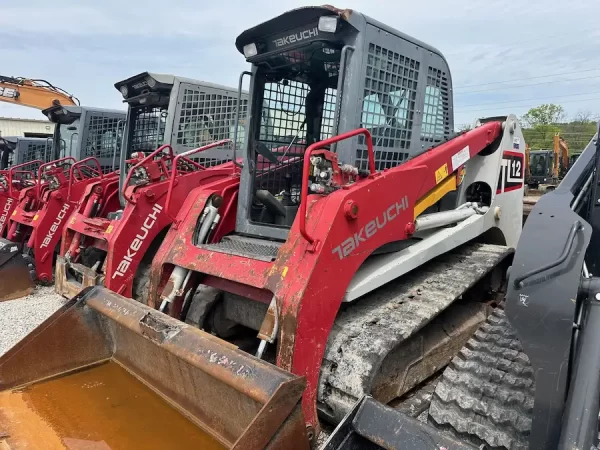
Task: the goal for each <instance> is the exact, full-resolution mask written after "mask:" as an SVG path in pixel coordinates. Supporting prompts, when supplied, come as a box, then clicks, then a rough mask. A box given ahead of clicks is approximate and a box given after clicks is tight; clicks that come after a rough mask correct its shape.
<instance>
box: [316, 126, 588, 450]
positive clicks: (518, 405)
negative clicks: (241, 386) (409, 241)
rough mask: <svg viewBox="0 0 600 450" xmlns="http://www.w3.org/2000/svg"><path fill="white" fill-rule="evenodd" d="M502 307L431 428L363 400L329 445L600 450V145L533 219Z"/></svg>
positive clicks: (458, 371)
mask: <svg viewBox="0 0 600 450" xmlns="http://www.w3.org/2000/svg"><path fill="white" fill-rule="evenodd" d="M508 283H509V285H508V291H507V295H506V303H505V308H504V311H503V310H502V309H500V308H497V309H496V310H495V312H494V313H492V314H491V315H490V317H489V319H488V321H487V322H486V323H485V324H484V325H483V326H482V327H481V328H480V330H478V331H477V333H476V334H475V336H474V337H473V338H472V339H471V340H470V341H469V342H468V343H467V345H466V346H465V347H464V348H463V349H462V350H461V352H460V353H459V355H458V356H457V357H455V358H454V360H453V361H452V363H451V364H450V365H449V366H448V367H447V368H446V369H445V371H444V373H443V375H442V377H441V378H440V381H439V383H438V384H437V387H436V390H435V393H434V395H433V399H432V402H431V406H430V410H429V418H428V422H429V424H425V423H422V422H418V421H417V420H415V419H414V418H411V417H408V416H406V415H404V414H401V413H399V412H398V411H395V410H393V409H391V408H389V407H387V406H383V405H381V404H379V403H378V402H376V401H375V400H373V399H372V398H370V397H365V398H364V399H363V400H362V402H361V403H359V404H357V405H356V406H355V407H354V408H353V410H352V411H351V412H350V413H349V414H348V415H347V416H346V417H345V419H344V420H343V421H342V423H341V424H340V425H339V426H338V427H337V428H336V430H335V431H334V432H333V434H332V435H331V437H330V439H329V440H328V442H327V444H326V445H325V447H324V449H325V450H355V449H356V450H358V449H381V448H385V449H405V448H406V449H442V448H443V449H447V450H451V449H467V448H487V449H497V448H508V449H528V448H529V449H536V450H538V449H585V450H589V449H597V448H598V424H599V420H598V418H599V414H600V143H599V142H598V140H597V136H596V137H594V139H593V140H592V141H591V142H590V144H589V145H588V146H587V148H586V149H585V150H584V152H583V153H582V154H581V156H580V157H579V158H578V160H577V162H576V163H575V165H574V166H573V168H572V169H571V170H570V171H569V173H568V174H567V175H566V176H565V178H564V179H563V180H562V182H561V184H560V185H559V186H558V188H557V189H556V190H555V191H554V192H551V193H549V194H547V195H544V196H543V197H542V198H541V199H540V200H539V202H538V203H537V205H536V206H535V208H534V209H533V211H532V213H531V215H530V217H529V219H528V220H527V222H526V224H525V227H524V230H523V234H522V235H521V238H520V240H519V244H518V247H517V249H516V252H515V255H514V259H513V264H512V267H511V270H510V274H509V281H508Z"/></svg>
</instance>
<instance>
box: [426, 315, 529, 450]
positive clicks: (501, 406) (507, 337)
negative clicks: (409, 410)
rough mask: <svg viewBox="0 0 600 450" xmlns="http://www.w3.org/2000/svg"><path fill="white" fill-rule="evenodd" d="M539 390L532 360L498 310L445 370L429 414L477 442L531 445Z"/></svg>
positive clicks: (434, 420)
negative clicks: (533, 413) (524, 351)
mask: <svg viewBox="0 0 600 450" xmlns="http://www.w3.org/2000/svg"><path fill="white" fill-rule="evenodd" d="M534 395H535V383H534V378H533V369H532V367H531V365H530V363H529V359H528V358H527V356H526V355H525V353H523V349H522V347H521V344H520V342H519V340H518V339H517V337H516V335H515V333H514V331H513V330H512V328H511V326H510V324H509V323H508V320H507V319H506V317H505V315H504V311H502V310H500V309H496V310H495V311H494V312H493V313H492V314H491V315H490V316H489V318H488V320H487V322H486V323H485V324H483V325H482V326H481V328H480V329H479V330H478V331H477V332H476V333H475V335H474V336H473V338H471V339H470V340H469V342H467V344H466V345H465V347H463V349H462V350H461V352H460V354H459V355H458V356H456V357H455V358H454V359H453V360H452V362H451V364H450V365H449V366H448V367H447V368H446V370H445V371H444V373H443V375H442V378H441V380H440V382H439V383H438V385H437V387H436V390H435V393H434V396H433V399H432V401H431V406H430V409H429V417H430V421H432V423H433V424H434V425H436V426H439V427H441V428H446V429H449V431H450V432H452V433H453V434H455V435H458V436H462V437H467V438H468V440H470V441H471V442H473V443H485V444H487V445H488V446H490V447H492V448H506V449H511V450H512V449H524V450H525V449H527V448H528V440H529V431H530V429H531V415H532V410H533V400H534Z"/></svg>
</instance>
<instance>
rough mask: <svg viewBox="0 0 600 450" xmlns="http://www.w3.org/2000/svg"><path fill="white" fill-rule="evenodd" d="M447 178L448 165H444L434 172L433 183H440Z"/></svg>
mask: <svg viewBox="0 0 600 450" xmlns="http://www.w3.org/2000/svg"><path fill="white" fill-rule="evenodd" d="M447 176H448V164H444V165H443V166H442V167H440V168H439V169H438V170H436V171H435V183H436V184H438V183H441V182H442V181H443V180H444V178H446V177H447Z"/></svg>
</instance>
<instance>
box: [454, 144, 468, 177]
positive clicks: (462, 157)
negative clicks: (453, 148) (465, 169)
mask: <svg viewBox="0 0 600 450" xmlns="http://www.w3.org/2000/svg"><path fill="white" fill-rule="evenodd" d="M470 157H471V153H470V150H469V146H468V145H467V146H466V147H465V148H463V149H462V150H461V151H459V152H458V153H456V154H454V156H452V172H454V171H455V170H456V169H458V168H459V167H460V166H462V165H463V164H464V163H466V162H467V161H468V160H469V158H470Z"/></svg>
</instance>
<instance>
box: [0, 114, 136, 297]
mask: <svg viewBox="0 0 600 450" xmlns="http://www.w3.org/2000/svg"><path fill="white" fill-rule="evenodd" d="M42 112H43V113H44V114H45V115H46V116H47V117H48V118H49V119H50V121H51V122H54V123H55V124H56V126H55V129H54V135H53V137H52V139H48V140H47V141H46V142H45V143H44V145H43V146H42V145H41V143H38V144H40V145H37V146H33V145H28V146H27V147H26V148H24V149H23V150H24V152H23V153H22V154H19V153H16V156H17V158H21V159H22V160H23V161H24V163H23V164H18V165H17V166H12V167H11V168H10V169H9V171H8V176H7V177H5V179H6V180H7V184H8V188H7V191H8V193H9V195H7V196H5V197H4V196H2V195H0V202H2V201H3V200H4V204H5V207H6V205H7V203H9V198H10V200H13V202H12V203H11V206H10V207H11V208H12V211H11V213H10V216H8V217H7V220H6V222H5V223H6V224H5V230H6V231H5V233H6V239H4V240H2V241H0V242H1V243H2V247H1V248H0V283H1V284H2V286H3V289H2V292H1V293H0V301H3V300H9V299H11V298H15V297H18V296H21V295H22V294H23V292H26V291H31V289H32V288H33V282H34V281H39V282H41V283H51V282H52V280H53V278H54V261H55V258H56V253H57V252H58V250H59V248H60V247H59V243H60V239H61V236H62V230H63V227H64V225H65V223H66V222H67V220H68V218H69V216H70V214H71V213H72V212H73V211H74V209H75V208H76V206H77V205H78V204H79V202H80V201H82V199H84V198H89V197H94V198H96V199H97V198H98V196H100V195H101V196H102V199H103V200H102V202H101V203H99V202H96V203H97V204H96V205H95V206H96V208H97V210H96V212H97V213H98V214H104V213H106V211H107V210H110V209H111V208H112V206H111V204H112V203H113V202H114V199H115V198H116V197H115V194H116V192H117V187H118V174H117V171H116V170H115V167H116V165H115V164H116V162H118V158H119V152H120V146H121V139H122V135H123V128H124V125H125V114H124V113H122V112H120V111H112V110H105V109H99V108H90V107H81V106H63V105H60V104H56V105H53V106H50V107H49V108H46V109H44V110H43V111H42ZM16 150H17V151H18V150H19V148H18V147H17V148H16ZM13 157H14V155H13ZM1 177H2V175H1V174H0V179H2V178H1ZM15 180H16V181H17V183H20V184H19V185H15ZM24 187H27V189H22V188H24ZM117 200H118V199H117ZM115 208H116V207H115Z"/></svg>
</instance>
